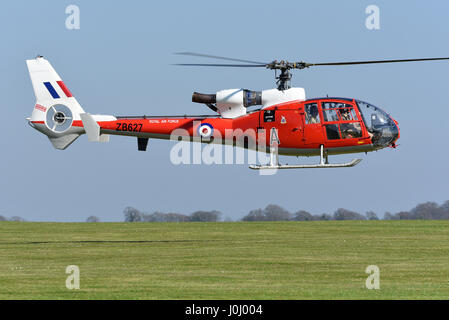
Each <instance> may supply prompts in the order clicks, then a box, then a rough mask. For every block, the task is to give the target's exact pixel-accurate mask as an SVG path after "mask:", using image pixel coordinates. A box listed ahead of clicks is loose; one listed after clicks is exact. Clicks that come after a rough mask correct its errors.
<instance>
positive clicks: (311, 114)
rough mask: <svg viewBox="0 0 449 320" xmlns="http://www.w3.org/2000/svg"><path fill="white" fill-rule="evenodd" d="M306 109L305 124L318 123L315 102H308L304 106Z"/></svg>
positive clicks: (318, 115) (318, 118) (318, 116)
mask: <svg viewBox="0 0 449 320" xmlns="http://www.w3.org/2000/svg"><path fill="white" fill-rule="evenodd" d="M304 109H305V111H306V124H312V123H320V114H319V113H318V104H317V103H308V104H306V105H305V106H304Z"/></svg>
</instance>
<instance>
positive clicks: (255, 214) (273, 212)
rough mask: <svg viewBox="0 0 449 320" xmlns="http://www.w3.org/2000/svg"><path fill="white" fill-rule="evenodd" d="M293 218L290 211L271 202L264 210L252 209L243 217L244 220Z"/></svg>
mask: <svg viewBox="0 0 449 320" xmlns="http://www.w3.org/2000/svg"><path fill="white" fill-rule="evenodd" d="M291 219H292V215H291V213H290V212H288V211H287V210H285V209H284V208H282V207H280V206H278V205H274V204H269V205H268V206H266V207H265V209H263V210H262V209H256V210H251V211H250V212H249V213H248V214H247V215H246V216H244V217H243V218H242V220H243V221H288V220H291Z"/></svg>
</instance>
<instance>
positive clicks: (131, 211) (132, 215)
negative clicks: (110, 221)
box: [123, 207, 142, 222]
mask: <svg viewBox="0 0 449 320" xmlns="http://www.w3.org/2000/svg"><path fill="white" fill-rule="evenodd" d="M123 213H124V214H125V222H141V221H142V213H141V212H140V211H139V210H137V209H136V208H133V207H126V208H125V210H124V211H123Z"/></svg>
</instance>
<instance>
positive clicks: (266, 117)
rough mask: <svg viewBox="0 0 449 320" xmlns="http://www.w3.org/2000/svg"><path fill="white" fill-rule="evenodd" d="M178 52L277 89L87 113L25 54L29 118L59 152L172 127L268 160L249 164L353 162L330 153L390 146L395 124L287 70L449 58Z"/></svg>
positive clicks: (168, 133) (169, 131)
mask: <svg viewBox="0 0 449 320" xmlns="http://www.w3.org/2000/svg"><path fill="white" fill-rule="evenodd" d="M176 54H178V55H184V56H196V57H202V58H211V59H219V60H227V61H232V62H233V63H179V64H176V65H177V66H189V67H233V68H265V69H267V70H274V71H275V79H276V85H277V87H276V88H273V89H267V90H262V91H254V90H249V89H242V88H238V89H226V90H220V91H218V92H216V93H213V94H203V93H199V92H194V93H193V95H192V102H194V103H201V104H204V105H205V106H207V107H208V108H209V109H210V110H212V111H213V112H215V113H216V114H215V115H174V116H164V115H161V116H155V115H152V116H148V115H143V116H113V115H98V114H90V113H86V112H85V111H84V109H83V108H82V107H81V105H80V104H79V103H78V102H77V100H76V98H75V97H74V96H73V95H72V93H71V92H70V91H69V89H68V87H67V86H66V85H65V83H64V82H63V81H62V80H61V78H60V77H59V75H58V74H57V73H56V71H55V70H54V69H53V67H52V65H51V64H50V62H49V61H48V60H46V59H45V58H44V57H43V56H40V55H38V56H37V57H36V58H35V59H30V60H26V63H27V67H28V71H29V74H30V78H31V82H32V85H33V89H34V93H35V96H36V103H35V107H34V109H33V112H32V114H31V117H30V118H27V120H28V123H29V124H30V126H32V127H33V128H34V129H36V130H38V131H39V132H41V133H43V134H44V135H46V136H47V137H48V138H49V140H50V141H51V143H52V144H53V146H54V147H55V148H56V149H59V150H65V149H66V148H67V147H68V146H69V145H71V144H72V143H73V142H74V141H75V140H76V139H77V138H78V137H79V136H80V135H82V134H86V135H87V137H88V140H89V141H92V142H107V141H109V136H110V135H122V136H130V137H135V138H137V149H138V150H139V151H146V149H147V146H148V141H149V139H173V136H174V135H173V133H174V132H177V131H178V132H181V133H180V134H179V135H180V136H182V137H184V138H187V139H188V140H189V141H192V142H201V143H215V144H230V145H233V146H237V147H242V148H246V149H254V150H258V151H263V152H265V153H269V154H270V162H269V164H254V165H250V166H249V167H250V168H251V169H255V170H264V169H307V168H341V167H353V166H355V165H357V164H358V163H360V161H361V159H353V160H352V161H350V162H347V163H329V155H339V154H352V153H367V152H371V151H377V150H380V149H383V148H387V147H391V148H396V146H397V141H398V139H399V137H400V130H399V126H398V122H397V121H396V120H395V119H393V118H392V117H391V115H390V114H389V113H387V112H386V111H384V110H383V109H381V108H379V107H377V106H375V105H373V104H371V103H368V102H365V101H362V100H359V99H354V98H343V97H320V98H308V99H307V98H306V94H305V90H304V88H299V87H291V79H292V72H291V71H292V70H303V69H306V68H310V67H316V66H342V65H361V64H377V63H397V62H415V61H435V60H449V57H445V58H420V59H395V60H368V61H347V62H324V63H307V62H304V61H299V62H289V61H286V60H280V61H277V60H273V61H271V62H265V63H264V62H258V61H251V60H243V59H235V58H229V57H222V56H215V55H208V54H201V53H195V52H178V53H176ZM175 136H176V135H175ZM179 138H180V137H179V136H177V139H178V140H179ZM279 155H286V156H297V157H298V156H307V157H309V156H319V157H320V161H319V163H317V164H297V165H282V164H280V163H279Z"/></svg>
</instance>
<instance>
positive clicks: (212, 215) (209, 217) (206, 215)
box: [190, 210, 222, 222]
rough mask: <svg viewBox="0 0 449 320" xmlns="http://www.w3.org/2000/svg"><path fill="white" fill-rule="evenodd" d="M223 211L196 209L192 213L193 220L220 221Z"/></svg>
mask: <svg viewBox="0 0 449 320" xmlns="http://www.w3.org/2000/svg"><path fill="white" fill-rule="evenodd" d="M221 215H222V213H221V212H220V211H216V210H213V211H195V212H194V213H192V214H191V215H190V221H192V222H217V221H220V218H221Z"/></svg>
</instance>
